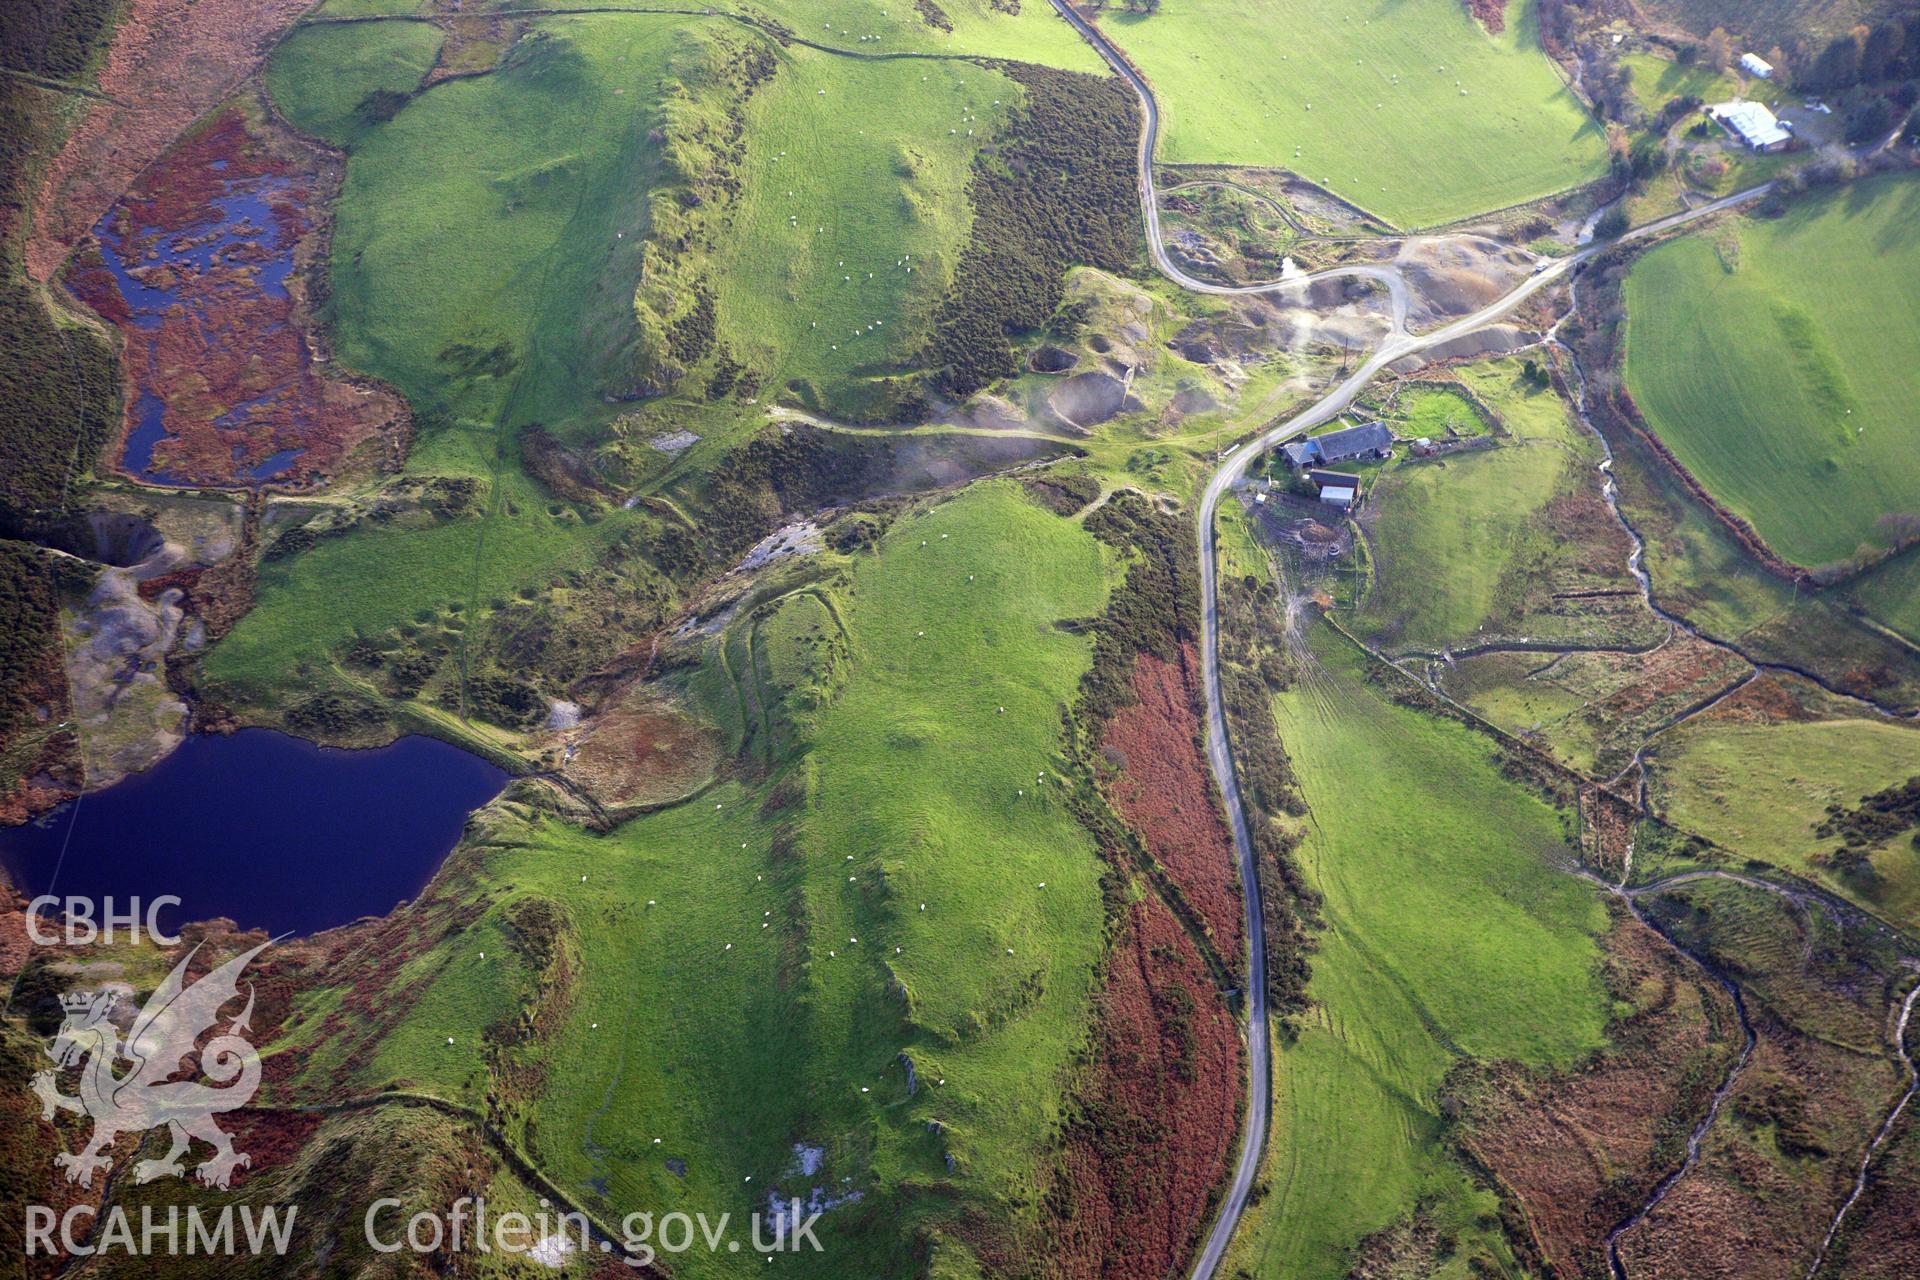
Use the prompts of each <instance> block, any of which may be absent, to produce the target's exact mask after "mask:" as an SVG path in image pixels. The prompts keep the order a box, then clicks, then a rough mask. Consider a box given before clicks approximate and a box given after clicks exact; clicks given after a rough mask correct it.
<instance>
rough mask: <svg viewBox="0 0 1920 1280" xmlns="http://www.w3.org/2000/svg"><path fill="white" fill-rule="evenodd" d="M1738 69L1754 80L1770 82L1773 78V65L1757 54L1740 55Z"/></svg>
mask: <svg viewBox="0 0 1920 1280" xmlns="http://www.w3.org/2000/svg"><path fill="white" fill-rule="evenodd" d="M1740 69H1741V70H1742V71H1744V72H1746V73H1747V74H1748V75H1750V76H1752V77H1754V78H1755V79H1756V80H1770V79H1772V78H1773V64H1772V63H1771V62H1768V61H1767V60H1766V59H1765V58H1763V57H1761V56H1760V55H1759V54H1757V53H1743V54H1741V55H1740Z"/></svg>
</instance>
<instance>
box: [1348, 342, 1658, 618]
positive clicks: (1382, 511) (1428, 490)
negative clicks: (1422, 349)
mask: <svg viewBox="0 0 1920 1280" xmlns="http://www.w3.org/2000/svg"><path fill="white" fill-rule="evenodd" d="M1457 372H1458V374H1459V376H1460V378H1461V380H1462V382H1463V383H1465V385H1466V386H1467V387H1468V388H1470V389H1471V390H1472V391H1473V392H1474V394H1475V396H1476V397H1477V399H1478V401H1479V402H1480V403H1481V404H1482V405H1485V406H1487V408H1488V409H1490V410H1491V411H1492V412H1493V413H1494V414H1496V415H1497V416H1498V419H1499V422H1500V427H1501V434H1500V435H1499V436H1498V437H1497V438H1496V439H1495V440H1493V441H1492V442H1490V443H1491V444H1492V447H1489V448H1479V449H1470V450H1464V451H1460V452H1454V453H1448V454H1445V455H1442V456H1441V457H1438V458H1431V459H1414V458H1411V457H1409V458H1406V459H1403V460H1400V461H1396V462H1392V463H1389V464H1387V465H1386V467H1385V469H1384V470H1383V471H1382V472H1381V474H1380V477H1379V479H1378V481H1377V482H1376V483H1375V484H1374V486H1373V489H1372V490H1371V492H1370V493H1369V495H1368V499H1367V505H1366V507H1365V509H1364V512H1363V515H1362V523H1363V525H1364V527H1365V528H1366V531H1367V540H1368V550H1369V552H1370V553H1371V556H1372V559H1373V578H1372V583H1371V585H1370V587H1369V590H1368V592H1367V595H1366V597H1365V599H1364V600H1363V601H1362V602H1361V604H1360V608H1359V611H1358V614H1357V616H1356V617H1355V619H1354V625H1355V627H1357V628H1358V629H1359V630H1360V631H1361V632H1362V633H1363V634H1365V635H1367V636H1368V637H1369V638H1370V639H1372V640H1374V641H1375V642H1377V643H1379V644H1382V645H1384V646H1385V647H1387V648H1388V649H1390V650H1394V651H1401V650H1427V651H1432V650H1438V649H1440V648H1444V647H1459V646H1462V645H1469V644H1473V643H1476V642H1487V641H1493V640H1501V639H1506V640H1515V641H1549V640H1553V641H1566V642H1570V643H1595V642H1599V641H1601V640H1603V639H1610V640H1612V641H1615V642H1619V643H1635V642H1637V641H1642V640H1644V641H1645V642H1646V643H1651V642H1652V640H1653V639H1654V638H1655V637H1656V636H1657V633H1658V625H1657V624H1656V623H1655V622H1654V620H1653V619H1652V618H1651V617H1650V616H1648V615H1646V614H1645V613H1644V612H1643V611H1638V610H1628V609H1623V608H1620V607H1617V606H1615V607H1608V608H1604V609H1602V608H1597V607H1594V606H1589V605H1580V604H1573V603H1569V602H1568V601H1567V600H1565V599H1562V598H1560V596H1559V595H1557V594H1556V593H1565V592H1568V591H1575V590H1618V591H1628V592H1630V590H1631V588H1632V582H1631V580H1630V579H1629V578H1628V576H1627V571H1626V554H1627V552H1626V546H1625V544H1624V542H1623V541H1622V539H1621V536H1620V534H1619V531H1618V529H1617V527H1615V526H1614V525H1613V524H1612V523H1611V518H1610V517H1609V516H1608V515H1607V513H1606V512H1605V511H1604V510H1603V509H1600V508H1599V507H1598V506H1597V504H1596V503H1595V502H1594V499H1595V497H1596V496H1597V487H1598V486H1597V479H1596V477H1595V472H1594V470H1593V466H1594V464H1595V463H1596V462H1597V461H1598V457H1599V455H1598V453H1597V448H1596V445H1595V444H1594V441H1593V439H1592V437H1590V436H1588V435H1586V434H1585V433H1583V432H1581V431H1579V430H1578V429H1577V428H1576V426H1575V425H1574V422H1573V420H1572V418H1571V416H1570V414H1569V413H1568V410H1567V407H1566V405H1565V404H1564V403H1563V402H1562V401H1561V399H1560V398H1559V396H1558V395H1557V394H1555V393H1554V392H1553V391H1551V390H1547V389H1543V388H1541V387H1539V386H1536V385H1534V384H1533V383H1531V382H1529V381H1527V380H1526V378H1525V376H1524V365H1523V364H1522V362H1521V361H1520V360H1518V359H1513V358H1508V359H1502V360H1494V361H1483V362H1481V363H1477V364H1472V365H1466V366H1462V367H1461V368H1460V369H1459V370H1457ZM1402 409H1403V412H1404V413H1405V414H1406V415H1407V416H1406V417H1405V418H1404V420H1402V421H1398V422H1396V423H1395V424H1394V428H1395V432H1396V434H1399V435H1402V436H1406V435H1428V436H1432V437H1434V438H1435V439H1443V438H1445V435H1446V431H1447V428H1448V426H1449V425H1452V426H1453V427H1454V429H1455V430H1457V431H1460V432H1461V433H1462V434H1476V433H1484V432H1485V431H1486V430H1487V425H1486V423H1485V422H1484V421H1483V419H1482V417H1481V412H1480V410H1478V409H1476V408H1475V407H1474V406H1473V404H1472V403H1471V402H1469V400H1468V399H1467V398H1466V397H1465V396H1463V395H1461V394H1460V393H1458V392H1453V391H1445V390H1439V389H1434V388H1421V389H1418V390H1417V391H1416V393H1415V394H1413V395H1412V396H1409V397H1407V398H1406V399H1405V400H1404V402H1403V405H1402Z"/></svg>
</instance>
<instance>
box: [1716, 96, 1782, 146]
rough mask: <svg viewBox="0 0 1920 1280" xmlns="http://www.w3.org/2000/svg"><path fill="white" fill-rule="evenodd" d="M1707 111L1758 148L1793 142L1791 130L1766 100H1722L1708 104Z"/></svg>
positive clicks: (1730, 130) (1728, 128) (1729, 130)
mask: <svg viewBox="0 0 1920 1280" xmlns="http://www.w3.org/2000/svg"><path fill="white" fill-rule="evenodd" d="M1707 114H1708V115H1710V116H1712V117H1713V118H1714V119H1715V120H1718V121H1719V122H1720V123H1721V124H1722V125H1724V126H1725V127H1726V129H1727V131H1728V132H1729V133H1731V134H1733V136H1734V137H1736V138H1738V139H1740V141H1742V142H1744V143H1746V144H1747V145H1748V146H1749V147H1752V148H1753V149H1754V150H1755V151H1778V150H1780V149H1781V148H1782V147H1785V146H1786V145H1787V144H1788V143H1789V142H1791V141H1793V134H1792V132H1790V131H1789V130H1788V129H1787V127H1786V126H1785V125H1783V124H1781V123H1780V121H1779V120H1777V119H1775V118H1774V114H1773V112H1772V111H1770V110H1768V109H1767V105H1766V104H1765V103H1764V102H1722V103H1720V104H1719V105H1717V106H1712V107H1708V108H1707Z"/></svg>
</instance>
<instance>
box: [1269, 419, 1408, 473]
mask: <svg viewBox="0 0 1920 1280" xmlns="http://www.w3.org/2000/svg"><path fill="white" fill-rule="evenodd" d="M1392 449H1393V432H1392V431H1391V430H1389V429H1388V427H1387V424H1386V423H1384V422H1367V423H1362V424H1361V425H1360V426H1357V427H1347V428H1346V429H1344V430H1341V431H1329V432H1328V433H1327V434H1326V435H1323V436H1308V437H1307V438H1306V439H1304V440H1294V441H1291V442H1289V443H1287V444H1283V445H1281V446H1280V453H1281V455H1282V456H1283V457H1285V458H1286V460H1287V465H1289V466H1291V467H1293V468H1294V469H1295V470H1298V469H1299V468H1301V467H1310V466H1313V465H1315V464H1316V463H1329V462H1347V461H1350V460H1351V459H1354V458H1364V457H1366V456H1368V455H1369V454H1371V455H1372V456H1374V457H1376V458H1384V457H1386V456H1387V454H1388V453H1389V452H1390V451H1391V450H1392Z"/></svg>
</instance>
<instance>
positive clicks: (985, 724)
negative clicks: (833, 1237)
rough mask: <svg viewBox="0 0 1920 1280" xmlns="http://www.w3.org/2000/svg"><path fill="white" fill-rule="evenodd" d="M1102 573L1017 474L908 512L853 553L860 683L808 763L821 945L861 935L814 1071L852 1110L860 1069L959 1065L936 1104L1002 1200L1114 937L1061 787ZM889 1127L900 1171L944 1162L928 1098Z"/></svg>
mask: <svg viewBox="0 0 1920 1280" xmlns="http://www.w3.org/2000/svg"><path fill="white" fill-rule="evenodd" d="M1108 573H1109V567H1108V553H1107V552H1106V551H1105V550H1104V549H1103V548H1102V547H1101V545H1100V544H1098V543H1096V542H1095V541H1094V540H1093V538H1092V537H1091V536H1090V535H1087V534H1086V533H1084V532H1083V531H1081V530H1080V528H1079V527H1078V525H1077V524H1074V523H1070V522H1066V521H1062V520H1060V519H1058V518H1057V517H1055V516H1052V515H1050V514H1048V513H1045V512H1043V511H1041V510H1040V509H1039V508H1038V507H1036V506H1035V505H1033V504H1032V503H1031V502H1029V501H1028V500H1027V499H1025V498H1024V497H1022V496H1020V494H1019V491H1018V489H1017V488H1016V487H1015V486H1013V485H1012V484H1009V483H1005V482H992V483H989V484H987V485H984V486H977V487H976V488H974V489H972V490H970V491H969V492H968V494H967V496H966V497H964V498H962V499H958V500H956V501H953V502H950V503H947V504H944V505H942V506H938V507H935V508H933V509H932V510H930V511H928V512H926V513H925V514H924V515H921V516H919V517H917V518H914V519H911V520H906V521H902V522H900V523H899V524H897V525H896V526H895V527H894V528H893V529H892V530H891V531H890V532H889V534H888V536H887V539H886V542H885V543H884V545H883V547H882V549H881V552H880V554H879V555H878V556H877V557H874V558H871V559H867V560H863V561H862V562H861V563H860V565H859V566H858V570H857V572H856V576H855V579H854V590H853V605H852V608H851V610H850V611H849V612H848V615H847V626H848V629H849V631H850V632H851V634H852V643H851V657H852V662H851V665H850V673H849V677H848V682H847V686H846V689H845V692H844V693H843V694H841V696H840V697H839V699H838V700H837V701H835V702H834V703H833V704H832V706H831V707H829V708H828V709H827V710H826V711H824V712H823V713H822V714H821V716H820V719H819V725H818V734H817V746H816V747H815V750H814V753H813V755H812V757H811V758H810V760H809V766H810V767H811V768H812V769H813V770H814V771H815V777H816V778H817V783H816V786H817V791H816V797H817V799H816V803H815V805H814V807H813V811H812V813H811V814H810V815H809V817H808V820H807V822H806V839H807V844H808V846H809V847H811V848H817V849H819V850H821V851H823V852H826V851H831V856H830V857H827V858H821V859H820V860H818V861H814V862H810V864H809V866H808V868H807V899H808V905H809V908H810V910H811V912H812V913H813V918H814V920H815V922H816V925H815V929H816V934H817V936H818V938H819V944H818V945H819V946H820V947H822V948H824V947H830V946H833V945H835V942H836V940H837V939H840V938H848V937H858V938H860V939H861V944H860V947H859V949H858V950H857V951H856V953H855V958H852V959H850V960H849V962H847V963H834V962H831V961H829V962H826V963H824V964H822V963H816V968H815V970H814V980H815V982H816V983H817V992H816V997H815V999H816V1007H817V1009H818V1016H817V1018H816V1022H815V1034H816V1035H817V1036H818V1037H819V1039H820V1041H821V1043H822V1044H823V1045H826V1046H830V1047H831V1048H830V1050H829V1053H828V1054H827V1055H825V1056H823V1057H822V1058H821V1059H820V1061H819V1062H818V1063H817V1064H816V1066H817V1076H816V1083H817V1085H818V1087H819V1089H820V1090H821V1091H822V1092H823V1093H824V1094H826V1095H828V1096H836V1095H837V1096H839V1097H842V1098H844V1099H845V1101H846V1103H847V1104H849V1107H851V1104H853V1103H854V1102H855V1097H854V1095H853V1092H852V1089H853V1085H854V1083H855V1079H856V1077H858V1076H860V1075H862V1074H865V1073H870V1072H875V1071H880V1070H884V1069H885V1068H886V1067H887V1065H888V1064H889V1063H891V1062H892V1060H893V1058H894V1056H895V1055H896V1054H897V1053H899V1052H900V1051H901V1050H903V1049H905V1050H908V1051H910V1052H911V1053H912V1054H913V1055H914V1057H915V1059H916V1060H917V1061H919V1062H920V1063H921V1068H920V1069H921V1071H922V1073H923V1075H927V1076H933V1077H936V1078H938V1077H940V1076H944V1077H946V1078H947V1079H948V1080H949V1082H950V1085H949V1088H950V1089H951V1092H947V1093H942V1092H939V1091H936V1094H935V1101H934V1102H933V1103H932V1105H933V1106H935V1107H936V1108H937V1111H936V1112H930V1113H929V1114H938V1115H939V1116H940V1117H941V1118H942V1120H943V1122H944V1123H946V1124H947V1126H948V1128H949V1139H948V1140H949V1142H950V1144H951V1146H952V1148H953V1150H954V1153H955V1155H956V1156H957V1158H958V1159H959V1161H960V1164H961V1167H962V1168H963V1169H966V1170H967V1171H968V1176H969V1179H970V1180H972V1179H978V1180H979V1181H980V1184H981V1185H983V1186H985V1187H987V1188H990V1189H991V1194H992V1195H994V1196H995V1197H1001V1196H1005V1197H1010V1198H1013V1199H1027V1198H1028V1197H1031V1196H1032V1195H1033V1194H1034V1193H1035V1190H1036V1188H1035V1187H1034V1185H1033V1183H1032V1177H1033V1163H1034V1161H1035V1160H1036V1159H1037V1157H1038V1155H1039V1151H1040V1146H1041V1144H1042V1143H1043V1142H1044V1141H1045V1137H1046V1134H1047V1132H1048V1130H1049V1127H1050V1125H1051V1123H1052V1121H1053V1119H1054V1118H1055V1116H1056V1114H1057V1109H1058V1107H1059V1105H1060V1103H1061V1101H1062V1098H1061V1093H1060V1084H1061V1079H1060V1076H1061V1072H1062V1071H1063V1070H1064V1068H1065V1066H1066V1064H1067V1059H1068V1057H1069V1056H1070V1055H1071V1053H1072V1052H1073V1051H1074V1049H1075V1048H1076V1047H1077V1046H1078V1044H1079V1043H1080V1038H1081V1036H1082V1034H1083V1028H1084V1026H1085V1019H1086V1014H1087V1008H1086V1002H1087V997H1088V993H1089V990H1090V986H1091V982H1092V976H1093V966H1094V963H1095V961H1096V960H1097V958H1098V956H1099V953H1100V933H1101V930H1100V918H1101V917H1100V903H1099V892H1098V886H1097V881H1098V878H1099V864H1098V861H1097V860H1096V858H1095V857H1094V855H1093V851H1092V849H1091V846H1090V844H1089V842H1088V839H1087V837H1086V835H1085V834H1084V832H1083V831H1082V830H1081V829H1080V828H1079V827H1078V826H1076V825H1075V823H1074V822H1073V820H1072V819H1071V818H1070V817H1069V816H1068V814H1067V813H1066V812H1065V810H1064V809H1063V808H1062V806H1061V804H1060V802H1059V801H1058V800H1057V799H1055V798H1054V797H1055V794H1056V790H1057V782H1056V781H1055V779H1057V778H1058V776H1059V767H1060V766H1059V762H1058V756H1057V745H1058V735H1059V731H1060V720H1059V716H1060V709H1061V707H1062V706H1063V704H1064V703H1065V702H1067V701H1068V700H1069V699H1070V698H1071V697H1072V696H1073V691H1074V689H1075V686H1076V682H1077V681H1078V679H1079V676H1080V673H1081V672H1082V671H1083V670H1084V669H1085V668H1086V665H1087V663H1088V661H1089V655H1090V651H1089V648H1088V645H1087V642H1086V641H1085V640H1084V639H1082V638H1080V637H1077V636H1071V635H1067V634H1065V633H1063V632H1060V631H1058V630H1056V629H1055V628H1054V625H1053V624H1054V622H1055V621H1056V620H1057V619H1062V618H1073V617H1086V616H1090V615H1092V614H1095V613H1097V612H1098V611H1099V610H1100V608H1101V607H1102V605H1103V604H1104V602H1105V598H1106V583H1107V580H1108ZM968 575H973V580H972V581H969V580H968ZM1002 707H1004V708H1005V711H1004V712H1002V711H1001V710H999V708H1002ZM1043 771H1044V772H1045V773H1046V774H1048V775H1049V778H1048V780H1046V781H1044V782H1036V775H1038V774H1039V773H1041V772H1043ZM1022 791H1024V792H1025V794H1024V795H1022V794H1020V793H1021V792H1022ZM849 859H850V860H849ZM855 875H857V876H858V877H859V881H858V882H849V880H848V877H849V876H855ZM1043 882H1044V884H1045V885H1046V886H1047V887H1045V888H1039V887H1038V886H1039V885H1041V884H1042V883H1043ZM922 903H924V904H925V906H926V909H925V910H924V911H922V910H920V904H922ZM876 943H877V944H879V945H878V946H875V945H874V944H876ZM892 947H900V948H902V950H901V952H900V953H899V954H897V955H889V954H887V953H888V951H889V950H890V949H891V948H892ZM846 954H847V953H846V952H844V951H843V952H842V955H843V956H845V955H846ZM889 972H891V973H895V974H897V975H898V976H899V979H900V981H901V982H902V983H903V984H904V986H905V988H906V990H907V991H908V992H909V993H910V995H909V1001H910V1007H911V1008H912V1010H913V1013H912V1022H913V1024H914V1027H913V1030H912V1031H911V1032H909V1033H908V1035H907V1037H906V1039H905V1040H904V1041H903V1038H902V1028H901V1026H900V1011H899V1010H898V1009H896V1008H889V1007H886V1006H885V1005H876V1004H875V1003H874V998H873V997H874V994H875V993H876V992H877V991H878V990H879V989H880V987H881V985H882V983H883V982H884V980H885V977H886V976H887V974H888V973H889ZM875 1141H876V1142H877V1143H878V1144H879V1149H878V1152H877V1154H876V1159H877V1160H880V1161H882V1162H883V1167H884V1168H885V1170H886V1172H887V1174H888V1175H889V1176H892V1177H905V1176H908V1175H909V1174H911V1173H912V1172H914V1171H915V1168H916V1166H917V1165H918V1164H919V1163H920V1162H921V1161H924V1160H925V1158H926V1156H925V1154H924V1152H925V1146H926V1139H925V1135H924V1133H923V1132H922V1131H921V1126H920V1124H919V1121H918V1118H916V1117H914V1116H912V1115H901V1114H894V1115H891V1116H886V1117H884V1120H883V1122H882V1123H879V1124H878V1125H877V1126H876V1133H875Z"/></svg>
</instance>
